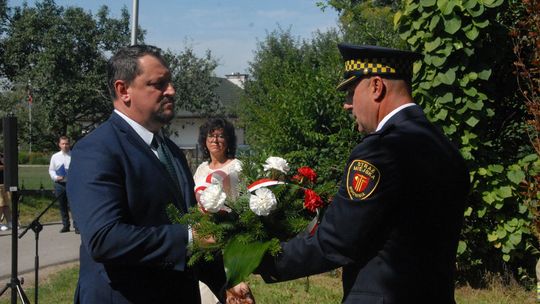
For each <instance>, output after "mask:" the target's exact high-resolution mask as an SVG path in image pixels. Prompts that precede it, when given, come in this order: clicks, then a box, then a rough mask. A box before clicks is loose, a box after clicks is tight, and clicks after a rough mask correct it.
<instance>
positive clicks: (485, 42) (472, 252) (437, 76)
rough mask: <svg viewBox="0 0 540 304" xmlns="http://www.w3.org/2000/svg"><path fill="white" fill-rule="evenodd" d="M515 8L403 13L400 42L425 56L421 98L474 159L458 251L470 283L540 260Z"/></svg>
mask: <svg viewBox="0 0 540 304" xmlns="http://www.w3.org/2000/svg"><path fill="white" fill-rule="evenodd" d="M507 10H508V6H507V3H503V0H483V1H480V0H467V1H457V0H446V1H436V0H421V1H410V0H407V1H405V3H404V6H403V9H402V10H401V11H399V12H398V13H397V14H396V15H395V22H396V24H397V25H399V31H400V36H401V38H403V39H404V40H405V41H406V42H407V43H408V44H409V45H410V47H411V48H412V49H414V50H416V51H419V52H421V53H423V54H424V58H423V60H422V61H418V62H417V63H416V64H415V66H414V72H415V75H416V79H415V81H414V83H415V87H414V92H415V100H416V101H417V102H418V103H420V104H421V105H422V106H423V107H424V109H425V112H426V113H427V115H428V117H429V118H430V119H431V120H432V121H434V122H435V123H436V124H438V125H439V126H442V128H443V130H444V132H445V133H446V135H448V136H449V137H450V138H451V139H452V140H453V141H454V142H455V143H456V144H457V145H458V146H459V147H460V150H461V152H462V155H463V156H464V157H465V159H466V160H467V161H468V163H469V168H470V171H471V181H472V184H473V189H472V193H471V196H470V200H469V202H468V208H467V210H466V212H465V226H464V229H463V234H462V241H461V242H460V246H459V248H458V255H459V266H460V270H462V271H463V272H462V274H465V275H466V276H467V278H468V279H470V278H471V276H472V275H473V274H475V273H479V272H480V271H484V270H490V271H503V270H506V269H510V270H511V271H513V272H514V274H516V275H525V274H526V271H531V270H532V269H533V265H534V259H533V256H534V255H536V254H538V243H537V241H536V239H535V238H534V237H533V234H532V233H531V226H530V224H531V220H532V218H533V214H532V213H531V211H530V209H529V208H528V204H529V203H536V202H535V201H530V200H526V199H524V197H523V195H522V194H521V192H522V189H521V187H520V184H521V183H522V182H523V181H525V180H526V179H527V178H528V177H530V176H534V175H535V174H537V173H535V172H537V171H538V170H539V167H540V163H539V161H538V157H537V156H536V155H534V154H533V155H529V154H530V153H531V152H532V151H531V149H530V146H529V145H528V144H527V138H526V134H525V132H524V130H525V128H524V120H523V118H524V106H523V104H522V103H521V102H519V101H518V100H517V99H516V95H515V93H516V84H515V81H514V79H513V76H512V66H511V65H512V62H513V57H512V48H511V45H510V44H509V41H510V40H509V39H508V29H507V27H506V26H505V24H504V21H505V19H504V17H505V13H507ZM442 174H444V173H442ZM529 274H530V272H529Z"/></svg>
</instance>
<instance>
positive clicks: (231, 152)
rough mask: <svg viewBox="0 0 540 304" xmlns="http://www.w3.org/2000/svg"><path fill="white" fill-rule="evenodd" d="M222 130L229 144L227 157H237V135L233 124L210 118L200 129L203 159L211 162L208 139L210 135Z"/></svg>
mask: <svg viewBox="0 0 540 304" xmlns="http://www.w3.org/2000/svg"><path fill="white" fill-rule="evenodd" d="M220 129H223V135H224V136H225V141H226V142H227V151H225V156H226V157H227V158H228V159H232V158H235V157H236V134H235V132H234V126H233V124H232V123H231V122H229V121H228V120H226V119H225V118H210V119H209V120H208V121H207V122H206V123H204V124H203V125H202V126H201V127H200V129H199V146H200V147H201V150H202V154H203V159H206V160H210V151H208V148H207V147H206V138H207V137H208V134H210V133H212V132H213V131H215V130H220Z"/></svg>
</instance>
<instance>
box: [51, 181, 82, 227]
mask: <svg viewBox="0 0 540 304" xmlns="http://www.w3.org/2000/svg"><path fill="white" fill-rule="evenodd" d="M65 191H66V183H61V182H56V183H54V194H55V195H56V197H58V205H59V207H60V216H62V226H63V227H62V229H60V232H68V231H69V228H70V227H71V224H70V222H69V204H68V200H67V196H66V195H65ZM73 226H74V228H75V233H77V232H79V229H77V224H76V223H75V221H73Z"/></svg>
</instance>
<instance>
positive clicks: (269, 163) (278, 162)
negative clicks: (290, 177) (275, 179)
mask: <svg viewBox="0 0 540 304" xmlns="http://www.w3.org/2000/svg"><path fill="white" fill-rule="evenodd" d="M263 168H264V171H268V170H270V169H275V170H278V171H281V172H283V173H287V172H289V164H288V163H287V161H286V160H285V159H283V158H281V157H275V156H270V157H269V158H268V159H267V160H266V164H264V165H263Z"/></svg>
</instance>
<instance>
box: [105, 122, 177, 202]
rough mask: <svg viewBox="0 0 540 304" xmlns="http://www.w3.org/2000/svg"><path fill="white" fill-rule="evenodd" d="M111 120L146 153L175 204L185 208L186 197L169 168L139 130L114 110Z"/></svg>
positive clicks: (127, 138) (129, 139) (128, 138)
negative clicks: (171, 175)
mask: <svg viewBox="0 0 540 304" xmlns="http://www.w3.org/2000/svg"><path fill="white" fill-rule="evenodd" d="M110 120H111V122H112V123H113V124H114V125H115V126H117V127H118V130H120V132H121V133H123V134H124V135H125V136H126V140H127V141H129V142H130V143H131V144H132V145H133V146H135V148H136V149H137V150H140V151H142V152H143V153H144V154H145V156H146V158H147V159H148V163H150V164H151V165H152V166H154V167H155V168H156V169H157V170H159V172H160V175H161V176H162V179H163V180H165V183H164V184H166V185H167V189H168V190H169V192H170V193H171V194H172V196H173V197H174V201H175V202H174V204H175V205H176V206H177V207H179V208H181V209H182V210H185V208H184V207H183V206H182V205H183V204H180V203H179V202H184V201H185V199H184V198H183V196H182V195H181V192H180V191H179V190H178V186H176V185H175V182H174V181H173V180H172V179H171V178H168V176H169V173H168V171H167V169H166V168H165V167H164V166H163V164H162V163H161V162H160V161H159V159H158V158H157V157H156V155H155V154H154V152H153V151H152V149H151V148H150V147H149V146H148V145H147V144H146V143H145V142H144V140H143V139H142V138H141V137H140V136H139V134H137V132H135V130H133V128H132V127H131V126H130V125H129V124H128V123H127V122H126V121H125V120H124V119H122V117H120V116H119V115H118V114H116V113H114V112H113V114H112V115H111V118H110ZM175 162H176V161H175ZM141 186H142V185H141Z"/></svg>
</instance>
